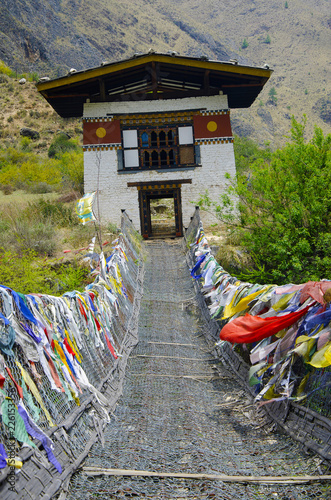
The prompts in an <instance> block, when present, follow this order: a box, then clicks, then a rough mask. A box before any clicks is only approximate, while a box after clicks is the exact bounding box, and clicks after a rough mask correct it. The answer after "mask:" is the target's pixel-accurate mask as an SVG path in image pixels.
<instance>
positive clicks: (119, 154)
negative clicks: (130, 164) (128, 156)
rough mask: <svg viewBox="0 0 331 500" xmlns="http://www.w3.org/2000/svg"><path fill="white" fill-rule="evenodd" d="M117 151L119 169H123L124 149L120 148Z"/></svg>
mask: <svg viewBox="0 0 331 500" xmlns="http://www.w3.org/2000/svg"><path fill="white" fill-rule="evenodd" d="M116 153H117V170H123V168H124V162H123V149H118V150H117V151H116Z"/></svg>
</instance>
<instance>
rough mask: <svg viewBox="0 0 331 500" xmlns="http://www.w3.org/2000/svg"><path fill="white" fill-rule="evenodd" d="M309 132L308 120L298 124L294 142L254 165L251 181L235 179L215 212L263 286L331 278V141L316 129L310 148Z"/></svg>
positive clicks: (292, 138) (293, 136) (206, 202)
mask: <svg viewBox="0 0 331 500" xmlns="http://www.w3.org/2000/svg"><path fill="white" fill-rule="evenodd" d="M304 130H305V118H304V121H303V123H301V124H300V123H298V122H297V121H296V120H294V118H292V128H291V142H289V143H288V144H287V145H286V146H285V147H284V148H283V149H279V150H277V151H275V152H273V153H271V155H270V159H269V160H265V159H263V158H262V159H261V158H260V159H257V160H255V161H253V163H252V164H251V165H250V169H251V175H250V178H249V181H248V179H247V174H245V175H238V176H237V179H232V180H231V183H230V185H229V189H228V192H227V193H226V194H225V195H223V196H222V197H221V200H220V203H219V204H214V206H213V208H214V210H215V211H216V214H217V215H218V217H219V219H221V220H222V221H223V222H225V223H226V224H227V225H228V226H229V227H232V228H234V229H235V230H236V231H237V233H238V235H239V238H240V242H241V245H243V246H244V247H245V248H246V249H247V250H248V251H249V252H250V254H251V255H252V256H253V257H254V259H255V262H256V267H257V273H256V278H257V279H256V280H257V281H258V282H260V283H268V282H269V283H270V282H271V283H278V284H284V283H289V282H297V283H302V282H305V281H308V280H319V279H322V278H330V274H331V256H330V248H331V218H330V213H331V190H330V185H331V135H330V134H329V135H327V136H326V137H324V135H323V132H322V130H321V129H320V128H317V127H315V134H314V137H313V138H312V140H311V141H310V142H308V143H305V141H304ZM200 201H201V200H200ZM200 204H201V205H204V206H206V205H208V197H205V200H204V201H202V203H200ZM209 204H210V203H209ZM210 206H211V204H210Z"/></svg>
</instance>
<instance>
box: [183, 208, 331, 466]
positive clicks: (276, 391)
mask: <svg viewBox="0 0 331 500" xmlns="http://www.w3.org/2000/svg"><path fill="white" fill-rule="evenodd" d="M186 238H187V245H188V246H189V248H190V250H189V252H188V255H189V259H190V262H191V266H190V267H191V268H192V273H191V274H192V276H193V277H194V278H195V280H194V281H195V283H196V287H197V290H198V291H199V293H198V300H199V303H200V306H201V308H202V311H203V313H204V316H205V319H206V320H207V322H208V325H209V335H211V336H212V338H213V339H214V340H215V342H216V343H217V346H216V351H217V353H218V355H219V356H221V357H222V358H224V359H225V360H226V361H227V363H228V364H230V365H231V366H232V369H233V370H234V371H235V372H236V373H237V375H238V376H239V377H240V378H241V380H242V382H244V383H245V384H246V385H247V386H248V387H249V390H250V391H251V392H252V394H253V395H254V397H255V400H256V402H257V404H259V405H261V406H264V408H265V410H266V411H267V413H268V414H269V415H270V416H271V417H272V418H273V419H274V420H275V421H276V422H277V423H278V424H279V425H280V426H282V427H283V428H284V429H285V430H286V431H287V432H288V433H289V434H291V435H292V437H295V438H296V439H298V440H300V441H301V442H302V443H304V444H305V446H307V447H310V448H311V449H313V450H314V451H315V452H317V453H319V454H320V455H321V456H322V457H323V458H325V459H326V460H327V461H331V420H330V417H331V397H330V396H331V379H330V376H331V338H330V327H331V305H330V302H328V300H327V296H328V294H327V293H326V290H328V289H331V282H330V281H327V280H324V281H322V282H319V283H311V282H309V283H308V284H306V285H298V286H295V285H288V286H285V287H277V286H276V285H263V286H261V285H253V284H250V283H243V282H241V281H239V280H238V279H237V278H236V277H233V276H230V275H229V274H228V273H227V272H226V271H225V270H224V269H223V268H222V267H221V266H220V265H219V264H218V263H217V262H216V259H215V258H214V257H213V255H212V253H211V249H210V247H209V245H208V241H207V239H206V237H205V235H204V232H203V227H202V223H201V221H200V217H199V209H198V207H197V209H196V212H195V214H194V216H193V217H192V219H191V224H190V227H189V228H188V230H187V233H186ZM323 293H324V296H323ZM291 315H292V316H291ZM287 318H293V321H289V322H288V323H287V324H285V323H284V319H286V320H287ZM256 325H257V326H256ZM261 325H262V326H261ZM275 325H276V326H275ZM258 334H259V335H260V337H258ZM220 339H221V341H220ZM225 339H226V340H225ZM231 344H232V345H231Z"/></svg>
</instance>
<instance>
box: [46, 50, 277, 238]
mask: <svg viewBox="0 0 331 500" xmlns="http://www.w3.org/2000/svg"><path fill="white" fill-rule="evenodd" d="M270 75H271V70H270V69H268V68H266V67H261V68H260V67H251V66H243V65H239V64H237V61H230V62H220V61H211V60H208V59H207V58H206V57H202V58H193V57H182V56H178V55H177V54H176V53H170V54H161V53H155V52H150V53H148V54H135V56H134V57H132V58H130V59H126V60H123V61H118V62H113V63H103V64H102V65H101V66H99V67H96V68H91V69H87V70H85V71H75V70H71V71H70V72H69V74H68V75H67V76H64V77H61V78H57V79H55V80H50V81H42V82H40V83H38V84H37V89H38V91H39V92H41V94H42V95H43V96H44V98H45V99H46V100H47V101H48V102H49V103H50V104H51V106H52V107H53V108H54V110H55V111H56V112H57V113H58V114H59V115H60V116H62V117H82V119H83V149H84V184H85V192H92V191H98V196H99V202H98V205H99V209H100V214H99V215H100V218H101V221H102V222H106V221H111V222H114V223H118V222H119V220H120V217H121V211H122V210H126V211H127V212H128V214H129V216H130V218H131V219H132V220H133V222H134V224H135V226H136V227H137V229H139V228H140V231H141V234H142V235H143V236H144V238H148V237H151V236H153V234H155V227H154V226H153V218H152V209H151V205H152V203H153V200H162V199H166V198H167V199H169V198H170V199H171V200H173V202H171V203H173V213H174V220H173V231H172V234H173V235H174V236H175V235H176V236H181V235H182V234H183V227H186V226H187V225H188V223H189V220H190V217H191V216H192V213H193V210H194V202H196V201H197V200H198V199H199V196H200V194H203V193H205V191H206V190H208V193H209V196H210V198H211V199H212V200H214V201H218V200H219V196H220V194H222V192H224V188H225V185H226V178H225V175H226V173H229V174H230V175H234V174H235V160H234V151H233V135H232V131H231V123H230V109H231V108H247V107H249V106H250V105H251V104H252V103H253V102H254V100H255V99H256V97H257V96H258V94H259V93H260V91H261V90H262V88H263V86H264V84H265V83H266V82H267V80H268V79H269V77H270ZM192 203H193V204H192Z"/></svg>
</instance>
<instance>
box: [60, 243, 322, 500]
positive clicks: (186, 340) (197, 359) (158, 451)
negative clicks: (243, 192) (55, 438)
mask: <svg viewBox="0 0 331 500" xmlns="http://www.w3.org/2000/svg"><path fill="white" fill-rule="evenodd" d="M147 250H148V256H147V260H146V264H145V267H146V272H145V279H144V297H143V299H142V302H141V310H140V324H139V343H138V345H137V346H136V348H135V349H134V350H133V351H132V353H131V356H130V359H129V362H128V365H127V370H126V375H125V384H124V392H123V396H122V397H121V399H120V401H119V404H118V405H117V408H116V411H115V413H114V415H113V416H112V417H111V423H110V424H109V425H108V426H107V427H106V429H105V433H104V438H105V446H104V447H102V445H101V443H96V444H95V445H94V446H93V448H92V450H91V452H90V454H89V457H88V458H87V460H86V461H85V464H84V465H86V466H94V467H103V468H104V467H105V468H117V469H136V470H146V471H156V472H166V473H169V472H170V473H171V472H174V473H177V472H186V473H209V474H229V475H255V476H271V475H274V476H279V475H293V474H295V475H304V474H316V473H318V472H317V471H316V468H317V465H318V460H317V459H315V458H314V457H311V456H306V455H304V454H303V453H302V451H301V450H300V448H299V447H298V445H297V444H295V443H293V442H292V441H291V440H290V439H289V438H288V437H286V436H284V435H280V434H277V433H272V434H271V433H270V432H266V430H265V429H264V428H263V427H262V426H261V421H260V420H259V417H258V415H257V414H256V412H255V410H254V408H253V407H252V404H251V400H250V399H249V397H248V396H247V395H246V394H245V393H244V391H243V390H242V389H241V387H240V386H239V385H238V382H237V381H236V379H235V378H234V376H233V374H232V373H230V372H229V371H228V370H227V369H226V368H225V367H224V366H222V365H221V364H220V363H219V362H217V360H214V359H212V357H211V354H210V353H209V350H210V346H208V344H207V343H206V340H205V338H204V336H203V331H204V328H205V325H204V323H203V320H202V319H201V317H200V316H199V311H198V309H197V307H196V305H195V301H194V289H193V285H192V282H191V279H190V276H189V272H188V269H187V265H186V261H185V255H184V253H183V250H182V243H181V242H180V241H179V240H174V241H170V240H169V241H168V242H167V241H162V240H154V241H151V242H148V243H147ZM327 495H328V491H327V486H326V485H325V484H324V485H323V484H315V485H295V486H294V485H292V484H290V485H273V486H265V485H260V484H246V485H245V484H236V483H233V484H228V483H224V482H221V481H211V480H205V479H199V480H198V479H179V478H156V477H125V478H124V477H121V476H118V477H114V476H111V477H110V476H98V477H88V476H87V475H86V473H85V472H84V471H79V472H78V473H76V474H75V475H74V476H73V478H72V480H71V483H70V485H69V494H68V497H67V498H69V499H70V500H73V499H75V500H76V499H77V498H82V499H83V498H84V499H92V498H93V499H96V498H100V499H101V498H102V499H123V498H138V499H140V498H141V499H143V498H144V499H154V500H155V499H165V500H168V499H177V500H179V499H181V500H184V499H199V500H201V499H209V498H216V499H228V500H233V499H255V498H262V499H264V498H279V499H282V500H285V499H288V500H290V499H295V500H297V499H308V498H328V496H327Z"/></svg>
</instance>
